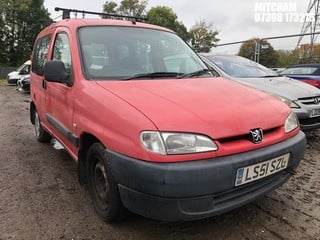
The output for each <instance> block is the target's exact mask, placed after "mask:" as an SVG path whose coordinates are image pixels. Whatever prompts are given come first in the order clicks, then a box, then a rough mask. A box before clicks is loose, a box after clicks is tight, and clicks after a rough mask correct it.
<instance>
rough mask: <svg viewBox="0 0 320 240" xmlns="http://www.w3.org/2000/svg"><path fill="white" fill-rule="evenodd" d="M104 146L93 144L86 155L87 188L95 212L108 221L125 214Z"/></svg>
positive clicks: (120, 217) (117, 219)
mask: <svg viewBox="0 0 320 240" xmlns="http://www.w3.org/2000/svg"><path fill="white" fill-rule="evenodd" d="M108 166H109V161H108V159H107V157H106V155H105V148H104V147H103V146H102V145H101V144H100V143H95V144H93V145H92V146H91V147H90V149H89V152H88V157H87V178H88V190H89V193H90V196H91V199H92V202H93V205H94V208H95V210H96V212H97V214H98V215H99V216H100V217H101V218H102V219H103V220H104V221H108V222H115V221H119V220H122V219H123V218H124V217H125V215H126V209H125V208H124V207H123V205H122V203H121V199H120V194H119V190H118V187H117V184H116V181H115V179H114V177H113V176H112V174H111V171H110V169H109V167H108Z"/></svg>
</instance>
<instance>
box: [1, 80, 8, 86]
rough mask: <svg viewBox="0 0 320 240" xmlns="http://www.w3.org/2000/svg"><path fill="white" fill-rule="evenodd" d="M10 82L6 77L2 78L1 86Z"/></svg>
mask: <svg viewBox="0 0 320 240" xmlns="http://www.w3.org/2000/svg"><path fill="white" fill-rule="evenodd" d="M7 84H8V82H7V80H6V79H0V86H3V85H7Z"/></svg>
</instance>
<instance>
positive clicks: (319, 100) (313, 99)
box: [298, 96, 320, 105]
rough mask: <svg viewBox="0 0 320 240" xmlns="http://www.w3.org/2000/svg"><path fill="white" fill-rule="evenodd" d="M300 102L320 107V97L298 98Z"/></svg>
mask: <svg viewBox="0 0 320 240" xmlns="http://www.w3.org/2000/svg"><path fill="white" fill-rule="evenodd" d="M298 101H299V102H300V103H302V104H304V105H319V104H320V96H313V97H304V98H298Z"/></svg>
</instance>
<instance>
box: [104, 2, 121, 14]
mask: <svg viewBox="0 0 320 240" xmlns="http://www.w3.org/2000/svg"><path fill="white" fill-rule="evenodd" d="M117 7H118V4H117V3H115V2H113V1H110V2H109V1H106V2H105V4H103V12H105V13H111V14H115V13H117ZM102 18H105V16H102Z"/></svg>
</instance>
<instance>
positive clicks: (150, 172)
mask: <svg viewBox="0 0 320 240" xmlns="http://www.w3.org/2000/svg"><path fill="white" fill-rule="evenodd" d="M305 146H306V138H305V135H304V134H303V133H302V132H300V133H299V134H298V135H296V136H294V137H293V138H290V139H288V140H286V141H284V142H281V143H278V144H274V145H272V146H268V147H265V148H261V149H257V150H254V151H250V152H245V153H240V154H235V155H231V156H225V157H219V158H213V159H206V160H198V161H190V162H180V163H152V162H145V161H141V160H137V159H132V158H129V157H126V156H123V155H120V154H118V153H114V152H111V151H106V154H107V157H108V159H109V161H110V167H111V171H112V174H113V175H114V177H115V179H116V181H117V182H118V186H119V191H120V196H121V199H122V202H123V204H124V206H125V207H127V208H128V209H129V210H131V211H133V212H135V213H138V214H141V215H144V216H147V217H150V218H154V219H159V220H166V221H178V220H192V219H199V218H205V217H209V216H214V215H217V214H220V213H223V212H225V211H229V210H231V209H233V208H236V207H238V206H241V205H243V204H246V203H248V202H250V201H252V200H253V199H255V198H257V197H259V196H261V195H263V194H266V193H267V192H270V191H272V190H274V189H276V188H277V187H279V186H281V185H282V184H283V183H285V182H286V181H287V180H288V179H289V177H290V176H291V174H290V172H291V171H292V170H294V169H296V167H297V166H298V164H299V162H300V160H301V159H302V157H303V155H304V151H305ZM285 153H290V160H289V165H288V168H287V169H286V170H285V171H281V172H279V173H277V174H274V175H271V176H269V177H267V178H264V179H261V180H258V181H256V182H253V183H249V184H245V185H243V186H240V187H235V186H234V182H235V175H236V170H237V169H238V168H239V167H244V166H249V165H252V164H254V163H257V162H262V161H265V160H269V159H272V158H274V157H278V156H280V155H282V154H285Z"/></svg>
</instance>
